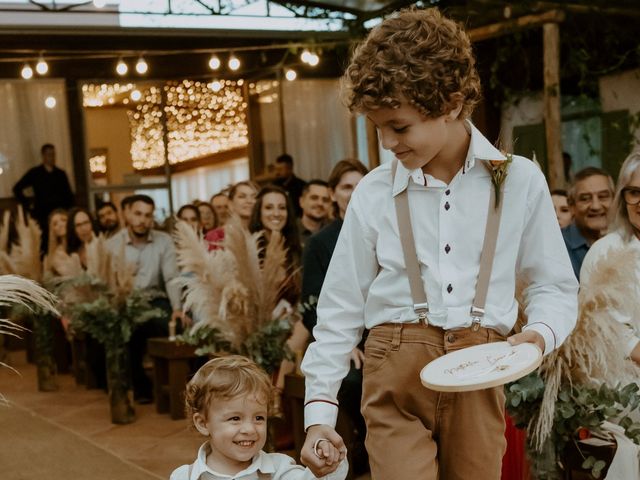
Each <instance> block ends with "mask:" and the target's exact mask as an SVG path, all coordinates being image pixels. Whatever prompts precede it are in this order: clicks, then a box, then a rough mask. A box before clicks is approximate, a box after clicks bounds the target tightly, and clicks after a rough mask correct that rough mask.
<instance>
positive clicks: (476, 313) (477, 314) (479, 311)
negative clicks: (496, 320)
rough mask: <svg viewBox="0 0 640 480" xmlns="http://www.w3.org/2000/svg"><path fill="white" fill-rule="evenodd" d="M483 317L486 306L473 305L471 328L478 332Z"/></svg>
mask: <svg viewBox="0 0 640 480" xmlns="http://www.w3.org/2000/svg"><path fill="white" fill-rule="evenodd" d="M482 317H484V308H479V307H476V306H471V330H472V331H474V332H477V331H478V330H480V326H481V324H482Z"/></svg>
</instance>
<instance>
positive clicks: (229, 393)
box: [170, 355, 348, 480]
mask: <svg viewBox="0 0 640 480" xmlns="http://www.w3.org/2000/svg"><path fill="white" fill-rule="evenodd" d="M271 395H272V391H271V380H270V378H269V376H268V375H267V374H266V373H265V372H264V371H263V370H261V369H260V367H258V365H256V364H255V363H254V362H252V361H251V360H249V359H247V358H245V357H241V356H239V355H231V356H227V357H221V358H215V359H213V360H209V361H208V362H207V363H206V364H205V365H204V366H202V367H201V368H200V369H199V370H198V371H197V372H196V374H195V375H194V376H193V378H192V379H191V380H190V381H189V383H188V385H187V388H186V393H185V404H186V410H187V417H188V418H190V419H191V421H192V422H193V425H194V426H195V428H196V430H197V431H198V432H199V433H200V434H201V435H204V436H205V437H206V438H207V441H206V442H205V443H204V444H203V445H202V446H201V447H200V449H199V450H198V455H197V457H196V460H195V461H194V462H193V463H192V464H191V465H182V466H181V467H178V468H177V469H175V470H174V471H173V473H172V474H171V477H170V480H195V479H205V478H206V479H211V480H217V479H220V480H222V479H232V478H233V479H245V480H250V479H261V480H262V479H265V480H266V479H269V480H280V479H282V480H315V479H316V477H315V476H314V475H313V473H311V471H310V470H309V469H308V468H305V467H301V466H298V465H296V463H295V461H294V460H293V459H292V458H291V457H289V456H287V455H283V454H281V453H265V452H264V451H263V450H262V449H263V447H264V445H265V443H266V441H267V419H268V418H269V410H270V408H269V407H270V402H271ZM316 455H318V456H319V457H320V458H324V459H326V460H327V462H328V463H330V464H333V463H334V462H336V461H337V459H338V457H339V453H338V451H337V450H336V449H335V448H334V447H333V446H332V445H331V442H329V441H321V442H318V444H317V445H316ZM347 471H348V466H347V462H346V461H342V462H341V463H340V465H338V468H337V470H336V472H335V473H332V474H330V475H327V476H324V477H322V478H323V479H325V480H344V479H345V478H346V476H347Z"/></svg>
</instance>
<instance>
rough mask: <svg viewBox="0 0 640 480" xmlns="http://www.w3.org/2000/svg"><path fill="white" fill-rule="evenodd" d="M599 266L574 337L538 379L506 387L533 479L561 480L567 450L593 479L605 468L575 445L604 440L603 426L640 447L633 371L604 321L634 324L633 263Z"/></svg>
mask: <svg viewBox="0 0 640 480" xmlns="http://www.w3.org/2000/svg"><path fill="white" fill-rule="evenodd" d="M603 259H604V261H600V262H598V263H597V264H596V265H594V268H593V270H592V273H591V281H590V282H589V284H588V285H587V286H582V287H581V290H580V293H579V304H580V312H579V315H578V321H577V324H576V327H575V329H574V331H573V333H572V334H571V335H570V336H569V338H567V340H566V341H565V342H564V344H563V345H562V346H561V347H560V348H559V349H558V350H556V351H555V352H553V353H551V354H549V355H547V356H546V357H545V358H544V360H543V362H542V365H541V366H540V368H539V369H538V371H537V372H534V373H532V374H530V375H528V376H526V377H524V378H522V379H520V380H518V381H517V382H514V383H512V384H509V385H507V386H506V387H505V388H506V390H505V392H506V396H507V409H508V411H509V414H510V415H511V416H512V418H513V419H514V421H515V423H516V425H517V426H519V427H521V428H526V430H527V436H528V438H527V451H528V454H529V458H530V460H531V462H532V468H531V472H532V475H533V476H534V477H535V478H539V479H551V480H554V479H561V478H564V477H563V470H564V469H565V468H566V465H565V464H564V459H565V457H566V455H567V450H568V449H573V450H577V451H578V452H579V454H580V455H583V464H582V467H583V468H584V469H585V470H589V471H590V472H591V475H593V476H594V477H595V478H599V477H600V476H601V475H602V474H603V473H604V471H605V469H606V468H608V465H607V463H606V461H605V460H604V459H603V458H595V457H594V456H593V455H585V454H583V453H582V449H581V447H580V442H579V440H581V439H583V438H584V437H585V436H590V435H604V433H603V430H604V429H603V424H604V422H610V423H614V424H617V425H620V426H621V427H623V428H624V431H625V435H626V436H627V437H628V438H630V439H631V440H633V441H634V442H635V443H636V444H640V423H638V422H637V421H636V420H637V418H638V417H637V415H635V416H634V415H630V413H631V412H634V411H635V413H636V414H637V409H638V407H639V406H640V392H639V389H638V385H637V383H636V382H637V379H638V378H639V376H640V368H638V366H637V365H636V364H635V363H634V362H633V361H631V360H629V359H626V358H624V356H623V355H622V353H621V351H620V348H619V346H620V345H624V344H625V342H626V337H625V335H626V332H627V330H626V328H627V327H626V326H624V325H622V324H620V323H619V322H618V321H616V320H615V319H614V318H612V317H611V311H612V309H622V310H623V311H627V312H631V313H632V318H635V319H638V321H640V306H639V305H634V304H632V302H631V301H630V299H633V298H635V296H634V294H633V292H632V291H630V289H633V288H635V284H636V273H635V268H636V265H638V262H640V255H639V254H638V253H637V252H634V251H633V250H631V249H628V248H627V249H622V250H618V251H610V252H609V253H608V254H607V255H606V256H604V257H603Z"/></svg>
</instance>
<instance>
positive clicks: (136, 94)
mask: <svg viewBox="0 0 640 480" xmlns="http://www.w3.org/2000/svg"><path fill="white" fill-rule="evenodd" d="M129 96H130V97H131V100H133V101H134V102H137V101H138V100H140V99H141V98H142V92H141V91H140V90H132V91H131V94H130V95H129Z"/></svg>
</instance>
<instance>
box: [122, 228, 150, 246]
mask: <svg viewBox="0 0 640 480" xmlns="http://www.w3.org/2000/svg"><path fill="white" fill-rule="evenodd" d="M122 231H123V232H124V233H123V237H124V240H125V242H126V243H127V245H133V241H132V240H131V235H129V229H128V228H127V227H124V228H123V229H122ZM152 242H153V228H152V229H151V230H149V233H148V234H147V243H152Z"/></svg>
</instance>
